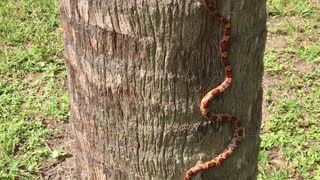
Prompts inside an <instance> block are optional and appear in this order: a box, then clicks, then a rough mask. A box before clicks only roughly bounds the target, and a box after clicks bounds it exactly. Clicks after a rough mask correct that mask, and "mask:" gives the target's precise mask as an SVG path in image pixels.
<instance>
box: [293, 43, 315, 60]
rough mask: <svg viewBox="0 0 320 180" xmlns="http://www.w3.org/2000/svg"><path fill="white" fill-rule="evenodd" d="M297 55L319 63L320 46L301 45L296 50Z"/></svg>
mask: <svg viewBox="0 0 320 180" xmlns="http://www.w3.org/2000/svg"><path fill="white" fill-rule="evenodd" d="M297 55H298V56H299V57H300V58H301V59H303V60H305V61H309V62H312V63H320V46H317V45H307V46H301V47H300V48H299V49H298V50H297Z"/></svg>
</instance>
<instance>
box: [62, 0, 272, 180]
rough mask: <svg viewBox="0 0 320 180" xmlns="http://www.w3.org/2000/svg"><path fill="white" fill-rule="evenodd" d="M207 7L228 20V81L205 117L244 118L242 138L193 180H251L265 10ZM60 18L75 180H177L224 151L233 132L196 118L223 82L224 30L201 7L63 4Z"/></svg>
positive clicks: (180, 1) (226, 4)
mask: <svg viewBox="0 0 320 180" xmlns="http://www.w3.org/2000/svg"><path fill="white" fill-rule="evenodd" d="M213 4H215V5H216V6H217V7H218V8H219V9H220V11H221V12H222V14H223V15H224V16H226V17H228V18H229V19H231V23H232V37H231V41H230V44H231V46H230V47H229V55H230V56H229V57H230V63H231V65H232V67H233V77H234V78H233V83H232V85H231V87H230V88H229V89H228V90H227V91H226V92H225V93H224V94H223V95H221V96H219V97H217V98H216V99H215V100H214V103H213V105H211V107H210V108H211V109H212V111H213V112H217V113H228V114H231V115H234V116H236V117H238V118H240V120H241V122H242V126H243V127H244V129H245V138H244V140H243V142H242V144H241V145H240V148H239V149H238V150H237V151H236V153H235V154H234V155H233V156H232V157H230V158H229V159H228V160H227V161H226V162H225V163H224V164H223V165H222V166H221V167H218V168H216V169H212V170H208V171H206V172H203V173H201V174H199V176H198V177H197V179H256V173H257V157H258V152H259V145H260V144H259V143H260V141H259V136H258V133H259V129H260V123H261V104H262V89H261V81H262V75H263V62H262V58H263V52H264V47H265V41H266V39H265V38H266V13H265V4H266V2H265V0H237V1H233V0H227V1H222V0H221V1H220V0H219V1H218V0H213ZM61 16H62V19H63V29H64V40H65V58H66V67H67V75H68V86H69V94H70V103H71V125H72V129H73V134H74V138H75V139H76V141H77V147H76V149H77V154H75V156H76V164H77V173H78V174H77V175H78V176H79V177H80V178H81V179H98V180H100V179H117V180H118V179H119V180H126V179H182V178H183V176H184V173H185V172H186V170H187V169H188V168H190V167H192V166H194V165H195V164H196V162H197V161H198V160H200V159H201V160H203V161H206V160H210V159H212V158H213V157H215V156H216V155H217V154H219V153H220V152H221V151H222V150H223V149H224V148H225V147H226V146H227V144H228V143H229V140H230V138H231V136H232V134H233V130H232V129H231V125H230V124H227V123H225V124H212V123H204V118H203V117H202V116H201V114H200V110H199V103H200V101H201V98H202V97H203V96H204V95H205V94H206V93H207V92H208V91H209V90H210V89H212V88H213V87H216V86H217V85H218V84H219V83H220V82H221V81H222V80H223V77H224V70H223V67H222V64H221V62H220V59H219V53H218V52H219V51H218V44H219V41H220V38H221V37H222V33H223V27H222V25H221V24H219V23H218V21H217V20H216V19H215V18H214V17H213V16H211V15H210V14H209V12H208V11H207V10H206V9H205V8H204V5H203V3H202V2H201V1H200V0H112V1H111V0H62V7H61ZM80 178H79V179H80Z"/></svg>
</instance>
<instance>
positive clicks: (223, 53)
mask: <svg viewBox="0 0 320 180" xmlns="http://www.w3.org/2000/svg"><path fill="white" fill-rule="evenodd" d="M203 3H204V5H205V7H206V8H207V9H208V10H209V12H210V13H211V14H212V15H213V16H215V17H216V18H217V19H218V20H219V22H220V23H222V24H223V25H224V27H225V32H224V34H223V37H222V40H221V41H220V57H221V60H222V63H223V66H224V69H225V80H224V81H223V82H222V83H221V84H220V85H219V86H218V87H216V88H214V89H212V90H211V91H209V92H208V93H207V94H206V95H205V96H204V97H203V98H202V100H201V104H200V111H201V113H202V115H203V116H204V117H205V118H206V119H207V120H209V121H213V122H222V121H231V123H232V124H233V126H234V134H233V137H232V139H231V141H230V143H229V145H228V147H227V148H226V149H225V150H224V151H223V152H222V153H221V154H219V155H218V156H217V157H216V158H214V159H212V160H211V161H208V162H204V163H200V164H198V165H196V166H194V167H192V168H191V169H189V170H188V171H187V173H186V175H185V177H184V179H185V180H190V179H191V177H192V176H194V175H196V174H197V173H199V172H200V171H204V170H207V169H209V168H214V167H217V166H219V165H220V164H222V163H223V162H224V161H225V160H226V159H228V158H229V157H230V156H231V155H232V154H233V153H234V151H235V149H236V148H237V147H238V146H239V144H240V142H241V139H242V136H243V130H242V128H241V125H240V121H239V119H238V118H236V117H234V116H231V115H228V114H213V113H211V112H210V111H209V109H208V107H209V104H210V103H211V102H212V100H213V99H214V97H215V96H218V95H219V94H221V93H222V92H224V91H225V90H226V89H227V88H228V87H229V85H230V83H231V81H232V68H231V65H230V63H229V61H228V51H227V48H228V44H229V41H230V37H231V23H230V21H229V20H228V19H226V18H225V17H224V16H222V15H221V14H220V12H219V11H218V10H217V9H216V8H215V7H214V6H213V5H212V4H211V3H209V0H203Z"/></svg>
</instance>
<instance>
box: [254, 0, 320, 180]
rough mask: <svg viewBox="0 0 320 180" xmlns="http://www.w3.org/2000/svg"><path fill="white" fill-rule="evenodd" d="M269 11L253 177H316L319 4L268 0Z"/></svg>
mask: <svg viewBox="0 0 320 180" xmlns="http://www.w3.org/2000/svg"><path fill="white" fill-rule="evenodd" d="M268 15H269V18H268V29H269V38H268V45H267V50H266V54H265V61H264V63H265V82H266V83H265V84H264V91H265V94H264V99H265V106H264V107H265V111H266V112H267V114H268V116H267V118H266V119H265V120H264V125H263V128H262V133H261V138H262V143H261V152H260V155H259V159H260V161H259V176H258V179H320V129H319V127H320V122H319V118H320V109H319V107H320V99H319V97H320V70H319V69H320V61H319V59H320V41H319V40H318V39H319V37H318V36H319V33H320V29H319V28H320V27H319V24H320V8H319V4H313V3H312V2H311V1H308V0H268ZM271 37H272V38H271Z"/></svg>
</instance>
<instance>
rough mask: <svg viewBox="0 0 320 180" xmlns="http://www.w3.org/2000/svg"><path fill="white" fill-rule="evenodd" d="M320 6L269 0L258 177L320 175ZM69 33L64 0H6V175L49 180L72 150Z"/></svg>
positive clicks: (1, 68) (2, 71)
mask: <svg viewBox="0 0 320 180" xmlns="http://www.w3.org/2000/svg"><path fill="white" fill-rule="evenodd" d="M319 7H320V3H319V2H318V3H317V1H315V0H313V1H312V0H268V42H267V49H266V53H265V61H264V62H265V76H264V82H263V86H264V113H263V116H264V121H263V127H262V132H261V138H262V143H261V152H260V155H259V160H260V161H259V176H258V179H320V130H319V129H320V122H319V121H318V120H319V119H320V40H319V35H320V8H319ZM61 31H62V30H61V27H60V20H59V1H58V0H49V1H47V0H37V1H31V0H18V1H17V0H2V1H0V179H18V178H19V179H38V178H41V176H44V175H45V174H46V171H47V170H48V168H51V167H53V166H52V165H56V162H59V160H61V159H63V157H64V156H65V155H66V153H67V152H65V151H63V149H61V148H59V147H58V146H56V144H59V143H57V142H61V141H63V138H65V137H64V136H65V135H64V131H63V129H62V128H61V127H64V126H67V123H68V118H69V106H68V96H67V93H66V82H65V79H66V72H65V68H64V60H63V43H62V39H61V38H62V37H61ZM58 127H59V128H58ZM61 139H62V140H61Z"/></svg>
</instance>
